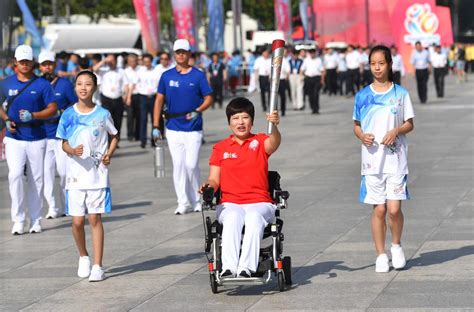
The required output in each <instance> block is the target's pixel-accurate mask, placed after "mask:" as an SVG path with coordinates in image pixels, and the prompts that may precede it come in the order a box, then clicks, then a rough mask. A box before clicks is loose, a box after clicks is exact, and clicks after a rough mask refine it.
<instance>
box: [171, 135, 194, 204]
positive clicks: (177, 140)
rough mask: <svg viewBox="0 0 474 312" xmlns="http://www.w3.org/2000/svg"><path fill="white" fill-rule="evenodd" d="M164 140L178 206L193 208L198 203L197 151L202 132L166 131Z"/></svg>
mask: <svg viewBox="0 0 474 312" xmlns="http://www.w3.org/2000/svg"><path fill="white" fill-rule="evenodd" d="M166 138H167V140H168V147H169V149H170V154H171V160H172V161H173V183H174V190H175V192H176V196H177V197H178V205H184V206H188V207H190V206H194V205H195V204H196V203H197V202H199V193H198V191H199V183H200V180H201V178H200V175H201V172H200V171H199V150H200V148H201V144H202V131H191V132H184V131H174V130H169V129H166Z"/></svg>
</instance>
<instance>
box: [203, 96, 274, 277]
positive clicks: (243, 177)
mask: <svg viewBox="0 0 474 312" xmlns="http://www.w3.org/2000/svg"><path fill="white" fill-rule="evenodd" d="M226 115H227V121H228V123H229V127H230V129H231V131H232V135H230V136H229V137H228V138H227V139H224V140H222V141H220V142H219V143H217V144H216V145H215V146H214V147H213V150H212V154H211V157H210V159H209V166H210V173H209V178H208V180H207V182H206V183H204V184H203V185H202V186H201V192H202V191H203V190H204V189H205V188H206V187H212V188H213V189H214V190H217V189H219V188H220V190H221V200H220V203H219V205H218V206H217V209H216V210H217V220H218V221H219V223H221V224H222V225H223V230H222V270H221V274H220V276H221V278H228V277H236V276H238V277H250V275H251V274H252V273H254V272H256V271H257V266H258V260H259V250H260V243H261V240H262V238H263V231H264V229H265V227H266V226H267V225H268V224H269V223H271V222H272V220H273V219H274V217H275V209H276V207H275V205H273V203H272V198H271V197H270V194H269V192H268V179H267V176H268V158H269V157H270V155H271V154H273V153H274V152H275V151H276V150H277V149H278V147H279V146H280V142H281V135H280V132H279V131H278V127H277V125H278V124H279V122H280V117H279V115H278V112H277V111H274V112H271V113H270V114H267V121H269V122H271V123H272V124H273V131H272V133H271V135H266V134H264V133H258V134H254V133H252V132H251V130H252V126H253V121H254V116H255V109H254V106H253V104H252V102H250V101H249V100H248V99H247V98H243V97H239V98H235V99H233V100H232V101H231V102H230V103H229V104H228V105H227V107H226ZM244 225H245V235H244V237H243V241H242V229H243V227H244ZM241 242H242V246H241V245H240V244H241ZM241 247H242V248H241ZM240 250H242V252H241V254H240V257H239V252H240Z"/></svg>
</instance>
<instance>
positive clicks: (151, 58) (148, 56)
mask: <svg viewBox="0 0 474 312" xmlns="http://www.w3.org/2000/svg"><path fill="white" fill-rule="evenodd" d="M145 58H148V59H150V60H151V61H153V55H151V54H149V53H145V54H143V55H142V59H145Z"/></svg>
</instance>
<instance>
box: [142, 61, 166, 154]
mask: <svg viewBox="0 0 474 312" xmlns="http://www.w3.org/2000/svg"><path fill="white" fill-rule="evenodd" d="M142 60H143V66H140V67H139V69H138V84H137V89H138V93H139V94H140V142H141V143H140V146H141V147H142V148H145V146H146V139H147V135H146V133H147V131H146V129H147V124H148V115H150V120H151V122H152V123H153V107H154V104H155V98H156V92H157V89H158V82H159V79H160V76H161V75H158V74H157V71H156V69H155V68H153V66H152V61H153V56H151V55H150V54H144V55H143V57H142ZM150 140H151V146H155V141H154V140H153V139H152V138H151V135H150Z"/></svg>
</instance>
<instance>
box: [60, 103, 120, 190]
mask: <svg viewBox="0 0 474 312" xmlns="http://www.w3.org/2000/svg"><path fill="white" fill-rule="evenodd" d="M109 134H111V135H115V134H117V129H116V128H115V126H114V122H113V120H112V117H111V115H110V113H109V111H108V110H106V109H105V108H102V107H100V106H97V105H96V106H95V107H94V109H93V110H92V111H91V112H89V113H81V112H80V111H79V110H78V109H77V104H75V105H73V106H71V107H69V108H68V109H66V111H64V113H63V114H62V116H61V119H60V120H59V125H58V131H57V134H56V136H57V137H58V138H59V139H63V140H67V141H68V142H69V145H70V146H71V147H72V148H76V147H78V146H79V145H81V144H82V145H83V146H84V150H83V154H82V156H69V157H68V162H67V168H68V171H67V175H66V189H67V190H73V189H75V190H83V189H99V188H106V187H108V186H109V177H108V169H107V166H105V165H104V164H103V163H102V158H103V156H104V155H105V154H106V152H107V147H108V135H109Z"/></svg>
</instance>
